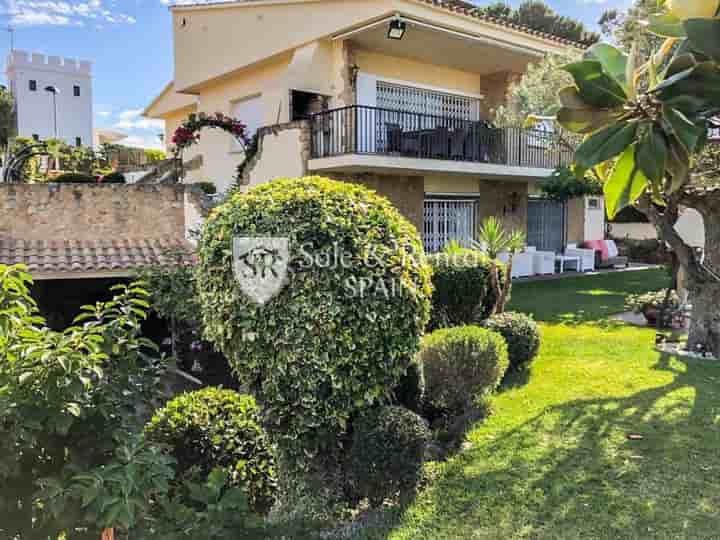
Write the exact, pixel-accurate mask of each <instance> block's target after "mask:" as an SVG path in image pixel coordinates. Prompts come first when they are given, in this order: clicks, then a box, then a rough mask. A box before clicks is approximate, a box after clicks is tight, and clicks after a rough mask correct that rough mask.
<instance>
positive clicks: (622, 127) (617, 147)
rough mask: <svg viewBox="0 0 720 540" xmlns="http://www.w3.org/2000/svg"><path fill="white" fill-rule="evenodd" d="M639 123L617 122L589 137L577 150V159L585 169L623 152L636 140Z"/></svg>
mask: <svg viewBox="0 0 720 540" xmlns="http://www.w3.org/2000/svg"><path fill="white" fill-rule="evenodd" d="M637 129H638V125H637V123H636V122H617V123H616V124H613V125H612V126H610V127H607V128H605V129H603V130H601V131H598V132H597V133H595V134H593V135H591V136H590V137H588V138H587V139H586V140H585V142H583V143H582V144H581V145H580V147H579V148H578V149H577V151H576V152H575V161H576V162H577V164H578V165H579V166H580V167H581V168H583V169H586V170H587V169H592V168H593V167H594V166H595V165H598V164H600V163H603V162H605V161H607V160H609V159H612V158H614V157H615V156H618V155H620V154H622V153H623V152H624V151H625V149H626V148H627V147H628V146H630V145H631V144H633V142H635V136H636V134H637Z"/></svg>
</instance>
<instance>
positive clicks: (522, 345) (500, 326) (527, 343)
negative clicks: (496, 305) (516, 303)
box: [482, 312, 540, 369]
mask: <svg viewBox="0 0 720 540" xmlns="http://www.w3.org/2000/svg"><path fill="white" fill-rule="evenodd" d="M482 326H483V327H484V328H487V329H488V330H492V331H493V332H497V333H498V334H500V335H501V336H502V337H504V338H505V342H506V343H507V347H508V357H509V359H510V369H523V368H525V367H527V366H528V365H529V364H530V362H532V361H533V359H534V358H535V356H537V353H538V349H539V348H540V330H539V329H538V325H537V323H536V322H535V320H534V319H533V318H532V317H530V316H529V315H525V314H524V313H514V312H506V313H500V314H498V315H493V316H492V317H490V318H489V319H487V320H486V321H484V322H483V323H482Z"/></svg>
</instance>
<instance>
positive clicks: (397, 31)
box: [387, 17, 406, 40]
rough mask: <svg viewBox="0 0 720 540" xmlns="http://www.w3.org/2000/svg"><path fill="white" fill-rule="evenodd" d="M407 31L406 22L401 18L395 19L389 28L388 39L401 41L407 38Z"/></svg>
mask: <svg viewBox="0 0 720 540" xmlns="http://www.w3.org/2000/svg"><path fill="white" fill-rule="evenodd" d="M405 30H406V24H405V21H403V20H402V19H400V18H399V17H398V18H395V19H393V20H392V21H390V26H389V27H388V33H387V37H388V39H396V40H401V39H402V38H403V37H404V36H405Z"/></svg>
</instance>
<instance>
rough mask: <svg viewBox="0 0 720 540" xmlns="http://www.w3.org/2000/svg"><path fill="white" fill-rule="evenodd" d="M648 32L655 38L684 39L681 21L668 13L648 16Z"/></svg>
mask: <svg viewBox="0 0 720 540" xmlns="http://www.w3.org/2000/svg"><path fill="white" fill-rule="evenodd" d="M647 29H648V32H650V33H652V34H655V35H656V36H661V37H668V38H684V37H685V28H684V27H683V22H682V20H681V19H679V18H677V17H676V16H675V15H672V14H670V13H663V14H660V15H650V16H649V17H648V27H647Z"/></svg>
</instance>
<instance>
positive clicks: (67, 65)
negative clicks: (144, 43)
mask: <svg viewBox="0 0 720 540" xmlns="http://www.w3.org/2000/svg"><path fill="white" fill-rule="evenodd" d="M7 79H8V83H9V85H10V90H11V91H12V92H13V95H14V96H15V99H16V103H17V118H18V135H20V136H21V137H32V136H33V135H37V136H38V137H39V138H40V139H50V138H53V137H54V136H55V129H54V124H55V122H54V116H55V113H54V107H53V97H52V94H51V93H50V92H47V91H46V90H45V88H46V87H47V86H54V87H56V88H57V89H58V90H59V92H58V93H57V94H56V101H57V130H58V132H57V134H58V138H60V139H63V140H64V141H65V142H66V143H68V144H71V145H74V144H75V142H76V138H77V137H79V138H80V142H81V144H82V145H84V146H91V145H92V144H93V113H92V72H91V64H90V62H85V61H79V62H78V61H77V60H74V59H69V58H60V57H59V56H45V55H42V54H30V53H27V52H25V51H17V50H16V51H13V52H12V53H10V55H9V56H8V62H7ZM31 80H32V81H35V82H36V88H37V89H36V90H35V91H32V90H30V81H31ZM74 86H79V87H80V96H75V95H74V92H73V87H74Z"/></svg>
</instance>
